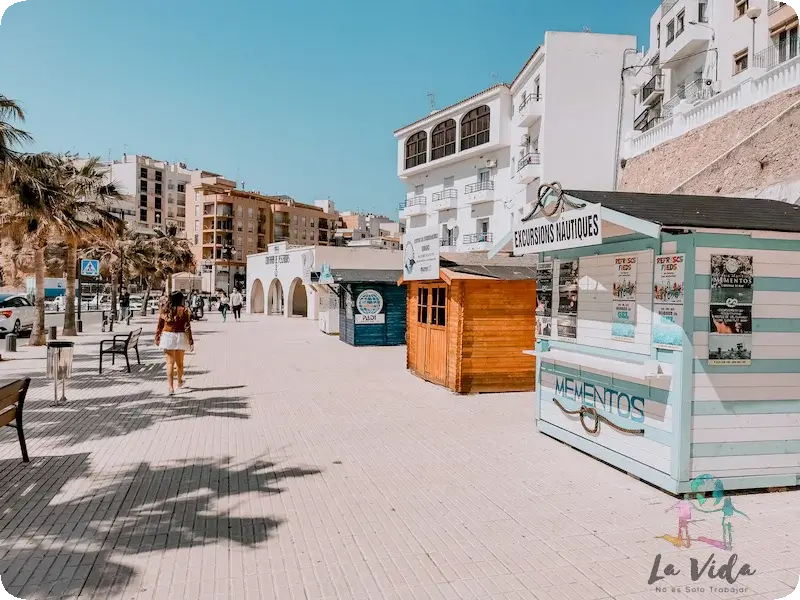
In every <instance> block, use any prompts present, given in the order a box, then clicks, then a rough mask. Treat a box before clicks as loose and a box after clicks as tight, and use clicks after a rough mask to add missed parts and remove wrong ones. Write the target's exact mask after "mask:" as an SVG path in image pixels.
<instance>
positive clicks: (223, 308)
mask: <svg viewBox="0 0 800 600" xmlns="http://www.w3.org/2000/svg"><path fill="white" fill-rule="evenodd" d="M230 307H231V301H230V299H229V298H228V294H226V293H225V292H220V295H219V310H220V312H221V313H222V322H223V323H225V322H227V320H228V310H229V309H230Z"/></svg>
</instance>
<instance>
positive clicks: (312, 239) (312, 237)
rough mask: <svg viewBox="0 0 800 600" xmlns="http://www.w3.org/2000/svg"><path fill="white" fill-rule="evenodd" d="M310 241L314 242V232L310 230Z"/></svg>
mask: <svg viewBox="0 0 800 600" xmlns="http://www.w3.org/2000/svg"><path fill="white" fill-rule="evenodd" d="M311 241H312V242H313V241H314V230H313V229H312V230H311Z"/></svg>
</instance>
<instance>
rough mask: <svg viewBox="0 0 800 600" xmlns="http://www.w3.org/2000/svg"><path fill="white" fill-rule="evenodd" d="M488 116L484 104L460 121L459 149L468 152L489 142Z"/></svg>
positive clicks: (487, 108) (487, 109)
mask: <svg viewBox="0 0 800 600" xmlns="http://www.w3.org/2000/svg"><path fill="white" fill-rule="evenodd" d="M489 125H490V114H489V107H488V106H486V105H485V104H484V105H483V106H479V107H478V108H475V109H473V110H471V111H469V112H468V113H467V114H466V115H464V118H463V119H461V149H462V150H468V149H469V148H474V147H476V146H480V145H481V144H486V143H488V142H489Z"/></svg>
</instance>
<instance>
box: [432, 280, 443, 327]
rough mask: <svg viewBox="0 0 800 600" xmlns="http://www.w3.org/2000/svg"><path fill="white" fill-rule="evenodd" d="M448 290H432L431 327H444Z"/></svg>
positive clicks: (438, 288) (439, 288)
mask: <svg viewBox="0 0 800 600" xmlns="http://www.w3.org/2000/svg"><path fill="white" fill-rule="evenodd" d="M446 300H447V288H443V287H435V288H433V289H431V325H438V326H439V327H444V326H445V325H446V323H445V319H446V317H445V313H446V311H447V309H446V305H447V302H446Z"/></svg>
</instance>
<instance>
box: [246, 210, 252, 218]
mask: <svg viewBox="0 0 800 600" xmlns="http://www.w3.org/2000/svg"><path fill="white" fill-rule="evenodd" d="M247 218H248V219H252V218H253V209H252V208H248V209H247Z"/></svg>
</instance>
